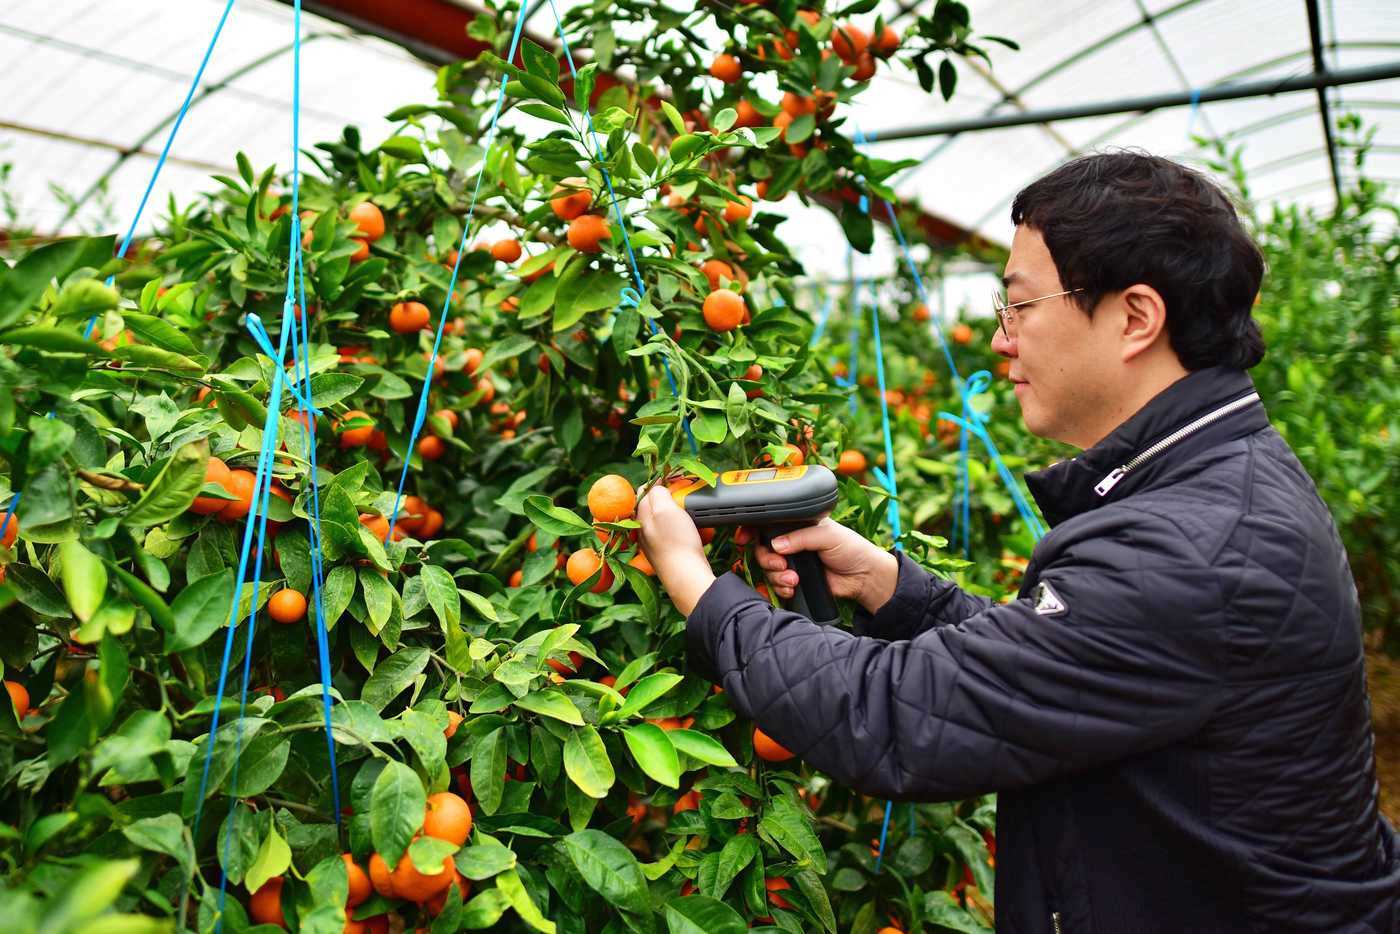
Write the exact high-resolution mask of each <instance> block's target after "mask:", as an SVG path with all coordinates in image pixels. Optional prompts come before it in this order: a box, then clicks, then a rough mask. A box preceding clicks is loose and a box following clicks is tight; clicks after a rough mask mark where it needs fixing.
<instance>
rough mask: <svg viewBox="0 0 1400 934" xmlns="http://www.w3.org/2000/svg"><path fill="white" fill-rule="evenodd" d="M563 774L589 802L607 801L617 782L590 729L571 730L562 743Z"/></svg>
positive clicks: (600, 738) (606, 751) (594, 731)
mask: <svg viewBox="0 0 1400 934" xmlns="http://www.w3.org/2000/svg"><path fill="white" fill-rule="evenodd" d="M564 771H565V772H566V773H567V774H568V776H569V778H571V779H573V782H574V784H575V785H577V786H578V787H579V789H580V790H582V791H583V793H584V794H586V795H588V796H589V797H590V798H603V797H606V796H607V793H608V789H609V788H611V787H612V786H613V782H615V781H616V780H617V773H615V772H614V771H613V764H612V760H611V759H609V758H608V750H607V747H605V746H604V745H603V739H602V737H600V736H599V735H598V731H597V730H595V729H594V728H593V727H591V726H585V727H583V728H582V729H577V730H574V731H573V732H572V733H570V734H569V738H568V739H567V740H566V741H565V742H564ZM472 787H473V788H475V787H476V786H475V784H473V785H472Z"/></svg>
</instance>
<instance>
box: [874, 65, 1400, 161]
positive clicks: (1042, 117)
mask: <svg viewBox="0 0 1400 934" xmlns="http://www.w3.org/2000/svg"><path fill="white" fill-rule="evenodd" d="M1393 78H1400V61H1394V62H1384V63H1382V64H1379V65H1366V66H1363V67H1360V68H1343V69H1339V70H1337V71H1326V72H1321V73H1313V74H1308V75H1299V76H1295V77H1290V78H1269V79H1264V80H1257V81H1241V82H1236V83H1229V84H1217V85H1212V86H1210V87H1206V88H1201V89H1200V90H1199V91H1169V92H1166V93H1162V94H1148V95H1144V96H1142V97H1127V98H1119V99H1116V100H1109V101H1099V102H1096V103H1090V104H1079V105H1076V106H1073V107H1047V108H1044V109H1042V110H1036V111H1031V112H1029V113H1024V114H1003V115H1001V116H992V117H974V118H970V119H965V120H948V121H944V122H942V123H931V124H927V125H924V126H913V127H904V128H900V129H894V130H887V131H884V132H871V133H867V134H866V137H867V138H868V139H869V140H870V142H872V143H878V142H888V141H890V140H898V139H918V138H920V137H924V136H950V135H953V134H957V133H966V132H969V131H973V130H992V129H1001V128H1005V127H1013V126H1026V125H1028V124H1032V123H1051V122H1055V121H1058V120H1080V119H1084V118H1086V117H1104V116H1111V115H1113V114H1128V113H1149V112H1151V111H1154V110H1161V109H1163V108H1167V107H1183V106H1186V105H1188V104H1191V103H1192V102H1193V101H1199V102H1200V103H1202V104H1207V103H1211V102H1213V101H1228V100H1240V99H1242V98H1248V97H1270V96H1273V95H1275V94H1287V93H1290V92H1293V91H1310V90H1315V89H1317V88H1319V87H1324V88H1326V87H1341V86H1343V85H1348V84H1364V83H1367V82H1370V81H1386V80H1390V79H1393Z"/></svg>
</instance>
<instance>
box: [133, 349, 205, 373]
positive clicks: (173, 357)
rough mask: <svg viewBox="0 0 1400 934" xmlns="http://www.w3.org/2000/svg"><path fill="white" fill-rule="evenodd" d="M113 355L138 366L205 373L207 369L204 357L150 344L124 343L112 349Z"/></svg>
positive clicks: (178, 371) (179, 371)
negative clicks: (203, 360) (173, 351)
mask: <svg viewBox="0 0 1400 934" xmlns="http://www.w3.org/2000/svg"><path fill="white" fill-rule="evenodd" d="M112 356H113V357H116V358H117V359H118V360H125V361H127V362H128V363H135V364H137V365H138V366H149V367H154V368H156V369H161V370H174V371H176V372H177V373H203V372H204V370H205V365H204V363H202V362H201V360H202V358H200V359H192V358H190V357H187V356H185V355H184V354H179V353H171V352H170V351H168V350H161V349H160V348H159V347H151V346H150V345H148V344H123V345H122V346H120V347H118V348H117V349H115V350H113V351H112Z"/></svg>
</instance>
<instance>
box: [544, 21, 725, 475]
mask: <svg viewBox="0 0 1400 934" xmlns="http://www.w3.org/2000/svg"><path fill="white" fill-rule="evenodd" d="M549 8H550V10H552V11H553V13H554V25H555V27H556V28H557V29H558V31H559V41H560V43H561V44H562V45H563V47H564V61H565V62H566V63H568V66H569V75H570V76H571V77H572V78H573V79H574V83H575V84H577V83H578V69H577V68H575V67H574V53H573V52H572V51H570V50H569V38H568V36H566V35H564V20H563V18H561V17H560V15H559V8H558V7H557V6H555V3H554V0H549ZM583 119H584V121H585V122H586V123H587V125H588V135H589V137H590V138H591V139H592V140H593V158H594V161H595V162H596V163H597V166H598V171H599V172H600V173H601V174H602V176H603V184H604V185H606V186H607V189H608V197H609V198H610V199H612V209H613V214H614V215H616V217H617V226H618V229H620V230H621V231H622V243H623V246H624V247H625V248H626V250H627V264H628V265H629V266H630V267H631V269H632V280H633V282H634V283H635V284H636V287H637V295H638V296H639V297H640V296H645V295H646V294H647V286H646V283H645V282H643V281H642V271H641V269H639V268H638V266H637V254H636V251H635V250H633V248H632V238H631V237H629V236H628V235H627V219H626V218H625V217H623V216H622V205H621V204H620V203H619V202H618V200H617V192H616V191H615V190H613V183H612V176H611V175H610V174H608V167H607V166H606V165H605V164H604V162H603V153H604V149H603V145H602V143H601V142H599V141H598V131H597V130H596V129H594V127H593V112H592V108H591V107H589V106H588V102H587V101H584V106H583ZM647 325H648V326H649V327H650V328H651V333H652V336H655V335H657V334H659V333H661V331H660V328H658V327H657V326H656V322H655V321H654V320H652V319H651V318H647ZM661 368H662V369H663V370H665V371H666V381H667V382H668V383H670V385H671V395H673V396H675V397H676V399H677V400H679V399H680V395H681V392H680V387H679V386H678V385H677V384H676V377H675V374H674V373H672V372H671V364H670V361H668V360H667V359H666V358H665V357H664V356H663V357H662V358H661ZM681 425H682V426H683V427H684V428H685V437H686V440H687V441H689V442H690V453H691V454H696V455H698V454H699V453H700V445H698V444H697V443H696V441H695V434H694V432H692V431H691V429H690V417H689V416H688V415H686V414H685V412H684V411H682V412H681Z"/></svg>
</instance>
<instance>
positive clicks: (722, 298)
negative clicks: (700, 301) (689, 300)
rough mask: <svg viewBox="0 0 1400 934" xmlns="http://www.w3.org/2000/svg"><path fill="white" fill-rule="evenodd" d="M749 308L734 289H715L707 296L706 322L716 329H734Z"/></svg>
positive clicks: (703, 309)
mask: <svg viewBox="0 0 1400 934" xmlns="http://www.w3.org/2000/svg"><path fill="white" fill-rule="evenodd" d="M747 310H748V308H747V306H745V304H744V300H743V299H742V298H740V297H739V293H738V292H735V291H734V290H733V289H715V290H714V291H713V292H711V293H710V294H709V295H707V296H705V304H704V306H703V308H702V311H703V312H704V315H705V323H706V324H708V325H709V326H710V328H711V329H712V330H715V331H732V330H734V329H735V328H737V327H738V326H739V325H740V324H741V323H742V322H743V320H744V312H745V311H747Z"/></svg>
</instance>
